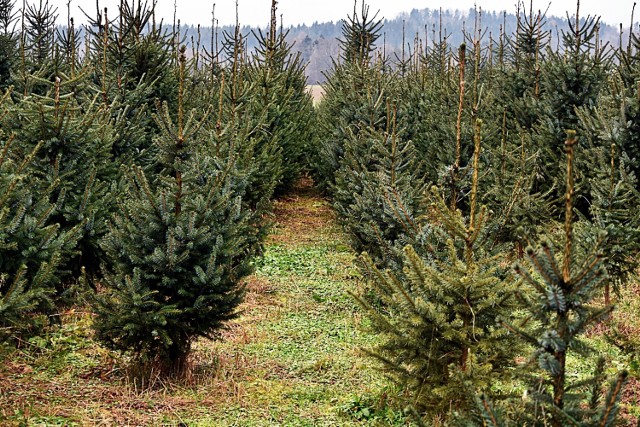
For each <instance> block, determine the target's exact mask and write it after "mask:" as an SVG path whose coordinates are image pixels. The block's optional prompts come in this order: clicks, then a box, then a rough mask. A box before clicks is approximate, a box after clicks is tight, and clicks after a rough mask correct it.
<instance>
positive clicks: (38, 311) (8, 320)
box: [0, 0, 314, 373]
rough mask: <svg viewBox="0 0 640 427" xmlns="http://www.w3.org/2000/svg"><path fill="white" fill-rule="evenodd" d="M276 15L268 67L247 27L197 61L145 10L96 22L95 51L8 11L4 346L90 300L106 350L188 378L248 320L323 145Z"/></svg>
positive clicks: (132, 5)
mask: <svg viewBox="0 0 640 427" xmlns="http://www.w3.org/2000/svg"><path fill="white" fill-rule="evenodd" d="M275 3H276V2H273V7H272V21H271V26H270V28H269V31H268V34H262V33H259V34H258V35H257V36H258V38H259V46H258V48H256V49H255V50H254V51H251V52H248V51H246V50H245V48H244V46H245V42H244V38H243V35H241V34H240V32H239V26H238V27H237V28H238V30H236V32H235V33H234V34H224V35H223V37H222V40H221V41H220V46H218V45H217V41H215V42H214V41H212V43H211V46H209V47H208V48H207V49H204V52H196V54H195V55H192V56H191V57H190V58H188V57H187V52H186V49H185V48H184V46H183V45H184V43H183V41H182V40H180V35H179V32H178V31H177V30H176V31H174V32H167V31H164V30H162V29H161V26H160V25H157V24H156V22H155V14H154V10H153V6H150V7H149V6H147V3H145V2H136V1H134V2H122V3H121V5H120V8H119V10H118V14H117V16H114V17H112V16H107V9H104V10H100V9H98V11H97V13H96V16H95V18H93V19H92V20H91V21H90V23H89V25H88V26H87V28H86V29H85V30H86V34H87V36H86V39H85V40H83V43H84V48H83V47H81V46H82V43H81V40H80V37H79V33H78V32H77V31H76V29H75V28H74V24H73V21H72V20H70V21H69V25H68V26H67V27H65V29H64V30H59V29H58V27H56V26H55V13H54V10H53V9H52V7H51V6H50V5H49V4H48V2H46V1H45V2H42V1H41V2H40V3H39V4H36V5H35V6H33V5H28V6H27V7H26V9H25V10H22V11H21V12H22V13H21V14H19V13H18V11H14V4H13V1H12V0H3V1H2V2H1V3H0V49H1V50H2V54H0V61H1V63H0V69H1V70H0V88H2V91H3V95H2V98H1V100H0V169H1V173H0V180H1V181H2V184H1V185H0V335H1V337H2V340H8V341H11V340H12V339H15V338H20V337H23V336H24V335H25V334H30V333H37V330H38V327H39V326H42V324H43V323H42V322H43V321H45V322H46V321H47V315H51V314H53V313H54V312H55V310H56V307H59V306H60V305H61V304H69V303H80V302H79V301H78V298H79V296H80V294H84V295H85V296H88V297H87V298H88V301H89V302H90V303H91V305H92V307H93V310H94V311H95V314H96V317H95V322H94V327H95V330H96V336H97V338H98V339H99V340H100V341H101V342H103V343H104V344H105V345H107V346H109V347H111V348H114V349H116V350H120V351H123V352H127V353H129V354H131V355H132V356H133V360H134V366H135V367H137V368H139V369H141V370H142V371H141V372H142V373H143V372H144V369H149V368H151V367H153V368H154V369H159V370H161V371H163V372H166V373H180V372H181V371H182V370H183V369H184V366H185V361H186V358H187V356H188V354H189V350H190V346H191V343H192V342H193V340H194V339H195V338H197V337H200V336H206V337H208V336H214V335H215V334H216V333H217V331H218V330H219V328H220V326H221V324H222V323H224V322H225V321H227V320H229V319H231V318H233V317H234V316H235V315H236V307H237V306H238V304H239V303H240V302H241V300H242V296H243V287H242V279H243V278H244V277H245V276H246V275H247V274H249V273H250V272H251V270H252V265H253V262H252V261H253V259H254V258H255V257H256V256H257V255H259V254H260V253H261V250H262V249H261V248H262V244H263V239H264V237H265V235H266V232H267V229H268V226H269V212H270V200H271V199H272V198H273V196H274V194H276V193H277V192H283V191H286V190H287V189H288V188H289V187H290V186H291V185H292V183H294V182H295V181H296V180H297V178H298V177H299V175H300V173H301V170H302V168H303V165H304V162H305V160H304V155H305V152H306V147H307V145H308V144H309V141H310V140H311V132H312V128H311V124H312V119H313V114H314V112H313V105H312V100H311V97H310V96H309V95H308V94H307V92H306V82H305V75H304V64H302V63H301V62H300V60H299V58H298V56H297V55H294V54H292V52H291V47H290V46H289V44H288V43H287V42H286V34H285V33H283V32H282V31H281V30H280V31H279V30H278V28H277V25H276V22H275V13H276V10H275ZM17 23H21V24H22V25H21V26H18V27H17V26H16V24H17ZM16 28H19V29H16ZM82 283H84V284H87V285H88V286H87V289H90V292H88V293H86V292H83V289H82V286H81V285H80V284H82ZM51 319H55V317H51Z"/></svg>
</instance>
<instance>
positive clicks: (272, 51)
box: [247, 0, 314, 192]
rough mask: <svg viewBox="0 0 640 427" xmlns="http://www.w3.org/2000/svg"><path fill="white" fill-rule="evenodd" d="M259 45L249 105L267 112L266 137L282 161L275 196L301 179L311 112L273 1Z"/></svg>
mask: <svg viewBox="0 0 640 427" xmlns="http://www.w3.org/2000/svg"><path fill="white" fill-rule="evenodd" d="M255 36H256V37H257V40H258V45H257V47H256V48H255V51H254V53H253V55H252V59H251V61H250V63H249V64H248V67H247V74H248V79H249V80H251V81H254V82H255V83H256V84H255V86H254V87H255V88H256V89H257V90H258V91H259V92H260V96H253V97H252V102H253V103H256V104H258V105H259V106H262V107H263V108H265V110H266V126H267V128H266V129H265V130H266V132H267V135H271V136H272V138H274V139H276V141H277V145H278V146H279V148H280V150H279V154H280V156H281V157H282V161H281V162H282V171H281V174H280V176H279V179H278V183H277V186H276V189H275V191H276V192H283V191H286V190H287V189H289V188H291V186H292V185H293V184H295V182H296V181H297V180H298V178H299V177H300V174H301V171H302V169H303V167H304V164H305V163H307V161H306V160H305V159H304V157H305V156H306V153H307V151H308V149H309V148H310V143H311V138H312V129H311V126H312V124H313V121H312V120H313V117H314V110H313V101H312V99H311V95H310V94H309V93H308V91H307V89H306V77H305V73H304V68H305V66H304V64H303V62H302V60H301V58H300V53H296V54H293V53H292V46H291V45H290V44H289V43H288V42H287V39H286V38H287V33H286V32H283V31H282V30H280V31H278V30H277V21H276V1H275V0H273V1H272V7H271V23H270V26H269V32H268V34H263V33H262V32H261V31H258V32H257V33H256V34H255Z"/></svg>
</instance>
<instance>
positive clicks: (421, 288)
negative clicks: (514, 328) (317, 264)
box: [356, 131, 516, 419]
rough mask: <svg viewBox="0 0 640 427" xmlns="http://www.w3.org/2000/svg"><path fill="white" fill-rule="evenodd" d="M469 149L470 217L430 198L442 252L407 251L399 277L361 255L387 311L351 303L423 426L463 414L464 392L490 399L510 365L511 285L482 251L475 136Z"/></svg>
mask: <svg viewBox="0 0 640 427" xmlns="http://www.w3.org/2000/svg"><path fill="white" fill-rule="evenodd" d="M475 146H476V149H475V155H474V160H473V167H474V172H473V179H472V190H471V199H470V202H469V206H470V216H469V217H467V218H465V217H464V216H463V215H462V213H461V211H460V210H457V209H455V210H454V209H452V208H451V206H450V203H449V201H448V200H445V198H443V197H442V195H441V194H439V193H438V191H437V189H434V192H433V203H432V205H431V211H430V213H429V217H430V220H431V224H432V226H433V227H434V228H435V229H436V231H435V234H436V235H437V236H438V239H437V240H435V241H434V242H433V243H434V246H436V245H437V246H441V247H443V248H444V251H443V253H433V252H432V253H431V254H430V256H420V255H418V254H417V253H416V251H415V250H414V248H413V247H411V246H407V247H406V248H405V249H404V256H403V262H404V275H403V276H402V277H398V276H397V275H395V274H393V273H392V272H390V271H386V272H383V271H381V270H379V269H378V268H376V267H375V265H374V264H373V262H372V261H371V259H370V258H369V257H368V256H366V255H365V256H364V263H365V265H366V266H367V269H368V276H369V277H370V278H371V281H372V285H373V286H374V289H375V291H376V295H377V296H379V297H380V299H381V300H382V302H383V303H384V305H385V309H384V311H382V310H380V309H377V308H375V307H373V306H372V305H371V304H369V303H368V302H367V301H366V300H365V299H364V298H362V297H358V296H356V298H357V299H358V302H359V303H360V304H361V305H362V306H363V308H365V309H366V311H367V313H368V314H369V316H370V317H371V319H372V321H373V325H374V328H375V329H376V330H377V331H378V332H379V333H380V334H381V335H382V336H383V337H384V338H383V341H382V344H381V345H380V346H378V347H377V348H375V349H373V350H368V351H367V352H368V353H369V354H370V355H371V356H373V357H374V358H376V359H378V360H379V361H380V362H381V363H382V368H383V370H384V371H385V372H387V373H388V374H389V375H390V376H391V377H392V378H394V379H395V380H397V381H398V382H399V383H400V384H401V385H402V386H403V387H404V388H405V390H406V392H407V402H408V403H409V404H410V405H412V406H413V407H414V408H415V409H416V411H417V412H418V413H419V414H420V415H421V416H424V417H425V419H429V418H430V417H438V416H439V417H443V416H446V415H447V414H449V413H450V411H454V412H457V411H460V412H465V411H468V410H469V409H470V408H471V407H472V406H473V399H469V398H468V397H467V396H468V395H469V394H468V389H469V387H472V388H477V389H480V390H483V391H486V392H490V389H491V387H492V385H494V384H495V383H496V382H497V381H501V380H504V379H505V378H507V376H508V372H509V367H510V366H511V365H513V363H514V360H513V355H514V349H515V348H516V347H514V342H513V339H512V336H510V334H509V333H508V332H507V331H506V330H505V329H503V328H501V327H500V324H499V323H498V320H497V316H507V317H511V316H512V314H513V309H514V303H515V299H514V298H513V295H514V290H515V287H514V284H515V281H514V280H513V279H512V278H511V277H509V274H507V273H506V272H505V271H504V269H503V268H501V263H502V262H503V257H504V254H501V253H493V254H492V253H489V251H488V250H487V247H486V246H485V243H486V238H487V233H488V232H489V231H490V230H489V229H488V228H487V224H488V217H489V213H488V212H487V210H486V209H485V208H481V209H479V208H478V207H477V196H478V195H477V188H478V187H477V185H478V180H479V172H478V165H479V156H480V136H479V131H478V132H477V136H476V144H475Z"/></svg>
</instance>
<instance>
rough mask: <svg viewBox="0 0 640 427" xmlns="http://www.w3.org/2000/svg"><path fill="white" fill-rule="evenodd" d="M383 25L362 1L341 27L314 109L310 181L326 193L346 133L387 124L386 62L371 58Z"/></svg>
mask: <svg viewBox="0 0 640 427" xmlns="http://www.w3.org/2000/svg"><path fill="white" fill-rule="evenodd" d="M381 26H382V22H381V21H380V20H379V19H377V15H374V16H373V17H371V16H370V15H369V7H368V6H367V5H366V4H365V3H364V2H363V3H362V10H361V12H360V13H359V14H357V13H356V7H355V4H354V13H353V16H350V17H349V18H348V19H347V20H346V21H345V22H344V23H343V26H342V36H343V39H342V40H341V41H340V44H341V53H340V58H339V59H338V60H333V66H332V70H331V73H330V75H329V78H328V79H327V82H326V84H325V87H324V89H325V95H324V98H323V101H322V103H321V104H320V107H319V110H318V139H317V146H316V147H315V149H314V155H313V157H314V160H313V161H312V164H313V169H314V178H315V179H316V182H317V183H318V185H319V186H320V187H321V188H323V189H324V190H328V189H329V187H330V185H331V184H332V183H333V177H334V175H335V172H336V171H337V170H338V168H339V167H340V162H341V159H342V157H343V156H344V141H345V140H346V139H347V135H348V134H349V132H350V131H351V132H354V133H356V134H357V132H358V131H359V130H360V129H364V128H375V129H379V130H384V128H385V125H386V123H387V119H388V117H387V112H388V108H387V102H388V99H389V98H390V97H391V96H392V92H391V91H390V90H391V89H392V87H393V86H392V85H391V82H392V80H391V78H390V77H389V71H390V70H389V64H388V63H387V61H386V60H384V59H382V60H378V59H376V58H374V55H373V52H374V50H375V47H376V41H377V40H378V38H379V37H380V29H381Z"/></svg>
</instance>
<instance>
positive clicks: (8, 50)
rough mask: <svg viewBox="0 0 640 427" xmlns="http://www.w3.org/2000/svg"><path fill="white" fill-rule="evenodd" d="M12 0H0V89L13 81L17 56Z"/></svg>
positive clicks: (4, 88)
mask: <svg viewBox="0 0 640 427" xmlns="http://www.w3.org/2000/svg"><path fill="white" fill-rule="evenodd" d="M14 5H15V1H14V0H0V91H2V92H4V91H5V90H6V89H7V88H8V87H9V86H10V85H11V84H12V82H13V73H14V72H15V70H14V67H15V66H16V64H17V62H18V58H19V54H18V38H17V34H16V31H15V23H16V18H17V12H14V10H13V8H14Z"/></svg>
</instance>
